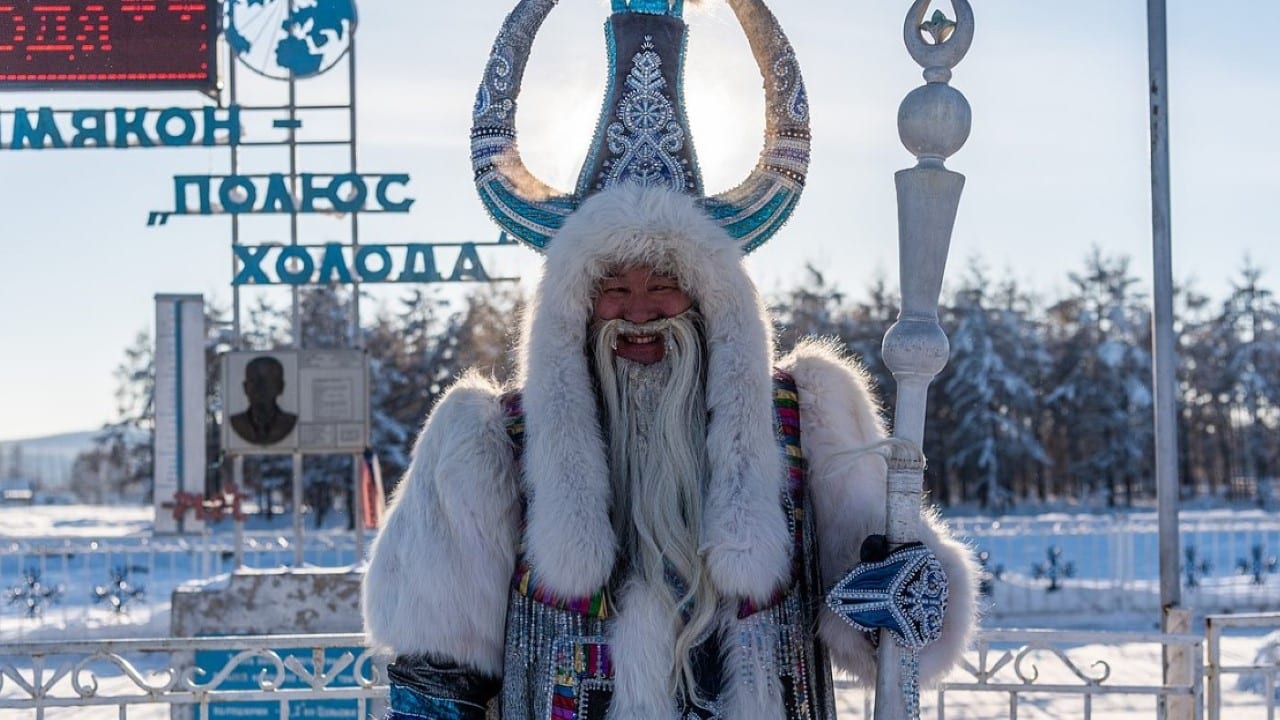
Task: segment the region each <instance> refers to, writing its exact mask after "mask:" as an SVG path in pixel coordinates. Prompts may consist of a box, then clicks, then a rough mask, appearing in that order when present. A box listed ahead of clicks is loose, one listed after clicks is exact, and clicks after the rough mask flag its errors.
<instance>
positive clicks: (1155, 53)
mask: <svg viewBox="0 0 1280 720" xmlns="http://www.w3.org/2000/svg"><path fill="white" fill-rule="evenodd" d="M1147 68H1148V71H1149V73H1150V82H1149V83H1148V88H1150V92H1151V97H1150V102H1151V105H1150V108H1151V118H1150V119H1151V248H1152V269H1151V274H1152V280H1153V286H1154V287H1153V290H1154V292H1153V293H1152V305H1153V307H1152V314H1151V322H1152V346H1153V347H1152V386H1153V387H1152V389H1153V390H1154V393H1155V436H1156V457H1155V461H1156V462H1155V468H1156V498H1157V501H1156V502H1157V505H1158V510H1159V538H1160V540H1159V541H1160V608H1161V617H1160V627H1161V629H1162V630H1163V631H1164V632H1166V633H1186V632H1189V631H1190V629H1191V628H1190V625H1191V613H1190V612H1189V611H1187V610H1185V609H1183V608H1182V607H1181V604H1182V585H1181V573H1180V572H1179V570H1180V561H1181V558H1180V553H1179V551H1178V548H1179V542H1178V489H1179V488H1178V485H1179V483H1178V433H1177V406H1178V399H1177V360H1176V358H1175V356H1174V352H1175V351H1174V331H1173V259H1172V249H1171V244H1172V243H1171V232H1170V230H1171V225H1172V223H1171V219H1172V218H1171V211H1170V202H1169V195H1170V192H1169V69H1168V68H1169V62H1168V43H1167V33H1166V29H1165V0H1147ZM1190 672H1191V658H1190V657H1187V654H1186V652H1185V651H1181V652H1178V651H1173V650H1170V649H1168V648H1166V649H1165V651H1164V682H1165V684H1166V685H1171V684H1175V683H1180V682H1186V680H1187V677H1188V675H1189V674H1190ZM1161 709H1162V711H1163V717H1165V718H1166V719H1167V720H1189V719H1190V718H1191V717H1193V715H1194V712H1195V709H1194V707H1193V703H1192V702H1191V699H1190V698H1187V697H1183V696H1168V697H1167V698H1166V700H1165V703H1164V705H1163V707H1162V708H1161Z"/></svg>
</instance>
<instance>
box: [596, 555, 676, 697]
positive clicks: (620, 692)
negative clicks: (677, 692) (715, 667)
mask: <svg viewBox="0 0 1280 720" xmlns="http://www.w3.org/2000/svg"><path fill="white" fill-rule="evenodd" d="M659 592H670V591H669V590H668V589H667V588H661V587H660V588H653V587H650V586H649V585H648V584H647V583H645V582H643V581H641V580H638V579H636V578H632V579H631V580H628V581H627V584H626V585H625V586H624V587H623V589H622V592H621V596H620V598H619V605H618V614H617V616H616V618H615V619H614V620H613V622H612V623H610V624H609V630H608V633H609V637H608V640H609V647H610V650H611V652H610V657H612V658H613V682H614V684H613V699H612V700H610V702H609V720H653V718H670V717H675V715H676V705H675V698H674V697H673V693H672V689H671V682H670V675H669V672H670V669H671V658H672V657H674V656H675V652H676V630H677V628H676V625H675V617H674V616H672V614H671V611H670V610H669V609H668V607H667V606H666V605H665V604H664V603H663V602H662V598H660V597H659V596H658V595H657V593H659Z"/></svg>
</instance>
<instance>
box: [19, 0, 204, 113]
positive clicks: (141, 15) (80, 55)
mask: <svg viewBox="0 0 1280 720" xmlns="http://www.w3.org/2000/svg"><path fill="white" fill-rule="evenodd" d="M217 10H218V0H204V1H203V2H196V1H195V0H0V90H5V89H19V88H21V89H31V88H43V89H50V90H58V89H66V90H104V89H130V90H147V89H155V90H173V89H184V88H185V89H195V90H201V91H203V92H212V91H213V89H214V88H215V87H216V85H217V59H216V55H215V53H216V48H217V43H216V40H217V36H218V16H217Z"/></svg>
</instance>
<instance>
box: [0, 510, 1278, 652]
mask: <svg viewBox="0 0 1280 720" xmlns="http://www.w3.org/2000/svg"><path fill="white" fill-rule="evenodd" d="M949 524H950V525H951V527H952V529H953V531H954V532H955V533H956V534H957V535H958V536H960V537H962V538H964V539H966V540H967V541H968V542H970V543H971V544H972V545H973V546H974V547H975V548H976V549H977V550H978V551H980V553H982V554H983V556H984V557H985V564H986V568H987V571H988V573H989V577H988V578H987V582H986V583H984V585H985V590H986V598H985V599H984V612H985V617H986V622H987V624H988V625H993V626H1008V625H1010V624H1014V623H1017V624H1026V623H1027V622H1028V621H1030V622H1032V623H1035V618H1036V617H1037V616H1041V617H1043V616H1046V615H1061V614H1064V613H1095V614H1099V613H1115V612H1126V611H1127V612H1137V613H1144V614H1150V615H1152V616H1156V615H1158V612H1159V578H1158V562H1157V548H1158V542H1157V541H1158V534H1157V526H1156V518H1155V515H1154V514H1153V513H1146V514H1128V515H1118V516H1110V517H1109V516H1099V515H1060V516H1045V515H1041V516H1035V517H1004V518H998V519H981V518H952V519H950V520H949ZM1180 536H1181V542H1182V546H1183V558H1182V566H1183V570H1184V572H1183V578H1182V581H1183V605H1184V606H1186V607H1191V608H1194V609H1196V610H1197V611H1198V612H1202V613H1221V612H1233V613H1239V612H1270V611H1276V610H1280V562H1278V561H1277V556H1280V516H1277V515H1276V514H1274V513H1272V514H1266V513H1263V512H1261V511H1258V512H1239V511H1235V512H1225V511H1224V512H1218V511H1213V512H1209V511H1206V512H1184V513H1183V514H1182V518H1181V522H1180ZM293 543H294V540H293V538H292V535H291V534H289V533H288V532H287V531H286V532H281V531H278V530H277V531H273V532H261V531H254V532H245V533H244V537H243V543H242V545H241V556H242V564H243V566H245V567H251V568H261V569H268V568H276V567H287V566H291V565H293V564H294V563H295V562H296V560H295V558H296V548H295V547H294V545H293ZM302 557H303V561H304V564H306V565H310V566H315V567H347V566H350V565H353V564H355V563H356V562H357V561H358V558H357V557H356V549H355V542H354V537H353V536H352V535H351V534H350V533H346V532H333V531H323V532H311V533H308V534H306V535H305V536H304V546H303V548H302ZM235 567H236V543H235V540H234V536H233V535H232V534H230V533H217V534H210V535H205V536H202V537H195V538H185V539H184V538H158V537H148V536H140V537H132V538H114V539H111V540H91V539H86V538H53V539H26V538H22V539H10V538H3V537H0V595H9V596H12V594H13V593H14V592H15V591H16V592H17V593H18V594H21V592H22V591H23V589H24V588H23V586H24V585H26V584H28V583H29V579H30V578H32V576H34V577H36V578H38V580H39V583H40V584H41V587H42V588H43V590H44V591H45V592H46V593H48V596H46V597H43V598H41V599H38V600H36V601H35V604H36V605H37V607H34V608H28V607H27V603H26V601H25V600H23V599H22V598H13V599H11V601H9V602H4V600H5V598H4V597H0V638H11V639H12V638H15V637H16V638H19V639H21V638H23V637H26V636H27V635H28V634H29V633H31V632H32V631H34V630H36V629H39V628H40V627H41V626H43V625H51V626H62V627H67V626H73V625H77V624H83V623H84V622H85V621H86V619H96V620H101V619H102V618H101V617H99V616H102V615H103V614H104V613H114V612H117V611H120V610H124V611H128V610H129V608H128V607H125V608H115V607H111V608H108V607H107V604H108V602H109V599H108V600H107V601H101V602H100V600H101V592H100V590H107V591H110V590H111V588H110V587H109V586H110V584H111V583H112V582H113V579H114V577H115V576H116V575H118V574H121V573H123V574H124V575H125V576H126V578H125V579H126V581H127V583H128V584H129V586H130V588H131V589H133V590H138V589H141V590H143V591H144V593H145V597H146V598H147V601H146V602H149V603H163V604H167V602H168V598H169V596H170V594H171V593H172V591H173V589H174V588H176V587H177V586H178V585H180V584H182V583H183V582H186V581H189V580H196V579H203V578H209V577H212V576H215V575H218V574H222V573H226V572H230V571H231V570H233V569H234V568H235ZM141 605H142V603H134V604H133V608H134V610H133V611H134V612H135V613H142V612H145V611H144V610H143V609H141V607H140V606H141ZM27 615H31V617H30V618H28V617H26V616H27Z"/></svg>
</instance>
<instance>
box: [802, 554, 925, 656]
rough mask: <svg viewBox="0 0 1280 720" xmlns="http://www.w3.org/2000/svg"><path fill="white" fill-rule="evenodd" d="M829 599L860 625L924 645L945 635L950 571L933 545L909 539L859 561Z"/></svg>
mask: <svg viewBox="0 0 1280 720" xmlns="http://www.w3.org/2000/svg"><path fill="white" fill-rule="evenodd" d="M827 605H828V607H830V608H831V610H832V611H833V612H835V613H836V614H837V615H839V616H840V617H841V618H843V619H844V620H845V621H846V622H848V623H849V624H850V625H852V626H853V627H855V628H857V629H859V630H863V631H872V630H877V629H885V630H888V631H889V632H890V633H892V634H893V637H894V639H895V640H897V642H898V644H900V645H902V646H903V647H905V648H908V649H911V650H920V649H921V648H923V647H924V646H925V645H927V644H929V643H931V642H933V641H934V640H937V639H938V638H940V637H942V617H943V614H944V613H945V612H946V608H947V577H946V574H945V573H944V572H943V570H942V564H941V563H939V562H938V558H937V556H935V555H934V554H933V551H932V550H930V549H929V548H927V547H925V546H924V545H920V544H914V545H908V546H905V547H902V548H899V549H897V550H895V551H893V552H892V553H890V554H889V557H887V558H885V559H884V560H881V561H879V562H864V563H859V564H858V565H856V566H855V567H854V568H853V571H852V572H850V573H849V574H848V575H846V576H845V577H844V579H843V580H841V581H840V582H838V583H836V585H835V587H834V588H832V589H831V592H830V593H828V594H827Z"/></svg>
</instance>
